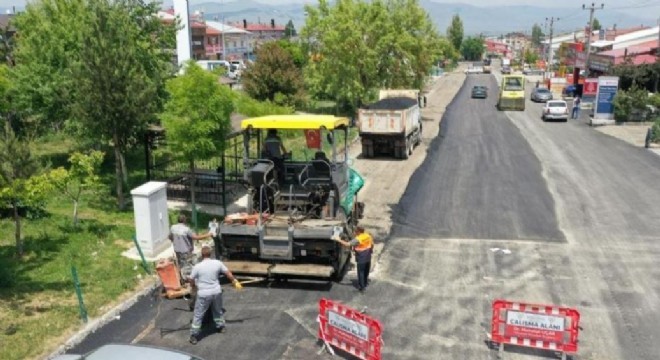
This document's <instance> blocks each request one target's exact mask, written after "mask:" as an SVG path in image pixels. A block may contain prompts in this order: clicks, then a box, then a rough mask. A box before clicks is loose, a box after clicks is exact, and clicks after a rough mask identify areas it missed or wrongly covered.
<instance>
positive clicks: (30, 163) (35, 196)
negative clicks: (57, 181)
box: [0, 121, 49, 257]
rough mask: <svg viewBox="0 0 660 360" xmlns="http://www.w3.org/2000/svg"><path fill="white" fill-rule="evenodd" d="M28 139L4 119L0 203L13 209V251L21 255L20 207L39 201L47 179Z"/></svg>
mask: <svg viewBox="0 0 660 360" xmlns="http://www.w3.org/2000/svg"><path fill="white" fill-rule="evenodd" d="M30 145H31V144H30V142H29V141H28V140H27V139H24V138H19V137H18V136H16V134H15V133H14V130H13V129H12V127H11V126H10V124H9V121H5V122H4V129H3V130H2V133H0V205H3V206H8V207H9V208H11V210H12V216H13V220H14V229H15V232H14V238H15V241H16V254H17V255H18V256H19V257H20V256H23V252H24V249H23V238H22V235H21V217H22V214H21V209H22V208H25V207H27V206H35V205H38V204H39V203H40V202H41V201H43V199H44V195H45V194H46V193H47V192H48V190H49V182H48V181H47V179H46V178H45V177H44V176H42V175H41V171H42V167H41V164H39V162H38V160H37V159H36V158H35V157H34V156H33V154H32V152H31V151H30Z"/></svg>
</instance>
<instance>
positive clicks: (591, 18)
mask: <svg viewBox="0 0 660 360" xmlns="http://www.w3.org/2000/svg"><path fill="white" fill-rule="evenodd" d="M604 8H605V4H600V7H596V4H594V3H591V6H588V7H587V6H586V5H584V4H582V10H589V33H588V34H587V58H586V59H585V61H584V66H585V67H586V69H585V70H586V72H587V75H588V74H589V71H590V68H589V53H590V52H591V33H593V31H592V29H593V27H594V11H596V10H603V9H604Z"/></svg>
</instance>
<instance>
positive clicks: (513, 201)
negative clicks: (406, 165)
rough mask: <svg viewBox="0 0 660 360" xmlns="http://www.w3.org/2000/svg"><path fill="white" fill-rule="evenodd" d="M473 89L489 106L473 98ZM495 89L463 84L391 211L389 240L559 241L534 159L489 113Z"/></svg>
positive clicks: (512, 130) (511, 129)
mask: <svg viewBox="0 0 660 360" xmlns="http://www.w3.org/2000/svg"><path fill="white" fill-rule="evenodd" d="M475 85H485V86H487V87H488V88H489V94H488V98H487V99H485V100H484V99H472V98H471V91H472V87H473V86H475ZM497 89H498V87H497V83H496V82H495V79H494V78H493V77H492V76H490V75H470V76H468V77H467V79H466V81H465V83H464V85H463V87H462V88H461V90H460V92H459V93H458V95H457V96H456V97H455V98H454V101H453V102H452V103H451V104H450V106H449V107H448V108H447V111H446V112H445V114H444V117H443V120H442V122H441V126H442V129H441V133H440V136H439V137H437V138H436V139H435V140H433V143H432V144H431V145H430V147H429V152H428V154H427V156H426V159H425V161H424V163H423V164H422V165H421V166H420V167H419V168H418V169H417V170H416V171H415V173H414V175H413V176H412V178H411V179H410V182H409V184H408V188H407V189H406V192H405V194H404V196H403V197H402V199H401V201H400V203H399V206H398V207H396V209H395V211H393V213H394V214H395V215H394V219H393V221H394V228H393V235H394V236H401V237H411V236H418V237H424V238H460V239H514V240H538V241H562V240H564V236H563V234H562V233H561V231H560V230H559V228H558V225H557V217H556V215H555V209H554V206H555V204H554V201H553V199H552V196H551V194H550V192H549V191H548V187H547V185H546V182H545V179H544V178H543V176H542V172H541V170H542V169H541V165H540V162H539V160H538V158H537V157H536V155H535V154H534V152H533V151H532V148H531V147H530V146H529V144H528V143H527V140H525V138H524V137H523V136H522V135H521V133H520V131H519V130H518V128H517V127H516V126H515V125H514V124H512V123H511V121H510V120H509V119H508V118H507V116H506V114H505V113H503V112H499V111H497V110H496V109H495V106H496V103H497V95H498V94H497Z"/></svg>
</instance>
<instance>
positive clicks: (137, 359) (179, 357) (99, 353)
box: [54, 344, 202, 360]
mask: <svg viewBox="0 0 660 360" xmlns="http://www.w3.org/2000/svg"><path fill="white" fill-rule="evenodd" d="M116 359H121V360H146V359H158V360H202V359H201V358H199V357H197V356H194V355H190V354H186V353H183V352H180V351H177V350H170V349H163V348H157V347H152V346H144V345H128V344H127V345H123V344H108V345H103V346H101V347H100V348H98V349H96V350H94V351H92V352H90V353H87V354H85V355H59V356H56V357H55V359H54V360H116Z"/></svg>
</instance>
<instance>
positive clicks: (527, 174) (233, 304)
mask: <svg viewBox="0 0 660 360" xmlns="http://www.w3.org/2000/svg"><path fill="white" fill-rule="evenodd" d="M476 82H483V83H487V84H488V85H489V86H490V95H491V98H490V99H489V100H487V101H482V100H471V99H469V93H468V92H469V90H470V87H471V86H470V85H471V84H473V83H476ZM496 92H497V91H496V88H495V82H494V80H493V79H492V77H488V76H475V77H473V76H470V77H469V80H468V81H467V85H466V86H465V87H464V88H463V89H462V90H461V92H460V93H459V95H458V96H457V98H456V99H455V101H454V102H453V103H452V104H451V106H450V107H449V109H448V110H447V112H446V113H445V115H444V118H443V122H442V123H443V131H442V138H439V139H436V140H434V142H432V143H431V146H430V147H429V149H428V153H427V158H426V160H425V161H424V163H423V164H422V165H421V166H420V168H419V169H418V170H417V171H416V172H415V174H414V175H413V176H412V178H411V179H410V182H409V184H408V189H407V191H406V193H405V195H404V198H403V200H402V201H401V203H400V204H399V205H398V206H397V207H396V208H395V210H396V211H395V213H396V214H397V216H396V218H395V219H394V228H395V231H394V232H393V234H392V236H390V237H389V238H388V239H387V241H386V245H385V248H384V250H383V252H382V253H381V255H380V257H379V260H378V265H377V267H376V271H375V274H374V277H373V278H374V281H373V285H372V286H370V288H369V289H368V291H367V293H366V294H365V295H363V296H359V295H356V294H355V291H354V289H353V288H352V286H351V281H352V278H351V277H350V276H349V277H348V278H347V279H345V280H344V281H343V282H342V283H339V284H317V285H312V284H288V285H282V286H272V287H249V288H247V289H245V290H244V291H243V292H240V293H237V292H234V291H233V290H228V291H227V308H228V309H229V311H230V313H229V314H228V319H229V321H230V325H231V327H230V329H229V332H228V333H226V334H222V335H217V334H212V335H210V336H209V337H207V338H205V339H204V340H202V341H201V342H200V343H199V344H198V345H197V346H194V347H193V346H191V345H189V344H187V343H186V338H187V329H186V327H187V325H188V323H189V320H190V313H189V312H187V311H185V310H183V309H184V303H183V302H177V301H167V302H161V301H160V300H154V299H153V298H149V297H148V298H145V299H143V300H142V301H141V302H140V303H139V304H138V305H137V306H136V307H135V308H134V309H131V310H130V311H129V312H127V313H125V314H123V315H122V319H121V320H120V321H117V322H114V323H113V324H112V325H111V326H110V327H108V328H106V329H104V330H101V331H100V332H98V333H97V334H94V335H93V336H92V337H90V338H89V339H88V340H87V341H86V342H84V343H83V344H81V346H80V347H79V348H78V349H75V350H86V349H90V348H93V347H94V346H95V345H97V344H99V343H105V342H108V341H121V342H127V341H132V340H134V339H136V337H137V341H138V342H140V343H145V344H154V345H160V346H167V347H174V348H179V349H182V350H185V351H189V352H192V353H194V354H197V355H200V356H203V357H205V358H207V359H230V358H231V359H314V358H319V357H317V355H316V350H317V349H318V347H317V345H316V344H315V342H314V334H315V327H316V323H315V321H314V320H315V313H316V309H315V304H316V301H317V300H318V299H319V298H321V297H331V298H333V299H338V300H341V301H343V302H345V303H347V304H349V305H352V306H354V307H356V308H362V307H363V306H368V307H369V313H371V314H372V315H374V316H376V317H378V318H380V319H381V321H382V322H383V324H384V327H385V333H384V342H385V346H384V358H386V359H494V358H495V354H494V353H493V352H492V351H491V350H489V349H488V348H487V346H486V345H485V344H484V340H485V339H486V333H487V332H488V330H489V329H488V328H489V320H490V304H491V303H492V301H493V300H494V299H496V298H507V299H515V300H524V301H529V302H538V303H553V304H564V305H569V306H575V307H578V309H579V310H580V311H581V313H582V326H583V328H584V331H583V332H582V334H581V341H580V352H579V354H580V356H579V358H580V359H593V360H607V359H612V360H615V359H640V360H645V359H657V354H660V343H659V342H657V341H655V340H654V339H656V338H658V337H659V336H660V331H658V326H657V324H658V323H660V310H659V309H660V267H658V266H657V264H658V263H659V262H660V221H659V220H660V219H659V215H658V214H660V187H658V186H654V184H655V183H657V179H659V178H660V157H657V156H656V155H654V154H652V153H650V152H647V151H644V150H642V149H636V148H634V147H632V146H630V145H628V144H625V143H623V142H621V141H619V140H617V139H613V138H611V137H608V136H606V135H603V134H600V133H599V132H596V131H593V130H592V129H590V128H589V127H588V126H586V125H584V124H583V123H578V122H568V123H543V122H541V121H540V119H539V113H540V105H536V104H529V103H528V110H527V111H526V112H511V113H506V114H504V113H499V112H497V111H495V109H494V101H495V100H494V95H495V94H496ZM505 115H507V116H508V117H507V116H505ZM498 249H506V250H509V251H510V253H508V252H502V251H500V250H498ZM275 285H277V284H275ZM151 321H153V323H152V324H150V322H151ZM177 328H179V329H182V330H180V331H174V332H168V331H167V330H171V329H177ZM161 330H166V331H165V332H164V333H163V332H162V331H161ZM138 335H139V336H138ZM545 357H548V358H549V356H548V354H547V353H538V352H535V351H526V350H516V349H509V350H508V353H507V356H506V358H507V359H514V360H515V359H529V358H545ZM322 358H327V357H326V356H322Z"/></svg>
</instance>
